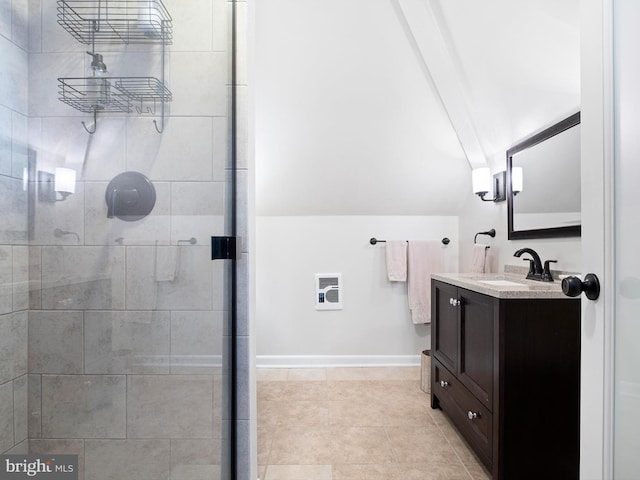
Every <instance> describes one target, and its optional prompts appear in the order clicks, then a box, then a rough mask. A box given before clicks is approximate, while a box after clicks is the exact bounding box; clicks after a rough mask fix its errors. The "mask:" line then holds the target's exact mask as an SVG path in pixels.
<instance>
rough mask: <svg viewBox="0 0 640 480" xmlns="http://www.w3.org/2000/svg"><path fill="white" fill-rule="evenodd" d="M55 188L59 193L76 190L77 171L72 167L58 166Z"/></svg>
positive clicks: (69, 192)
mask: <svg viewBox="0 0 640 480" xmlns="http://www.w3.org/2000/svg"><path fill="white" fill-rule="evenodd" d="M53 188H54V190H55V191H56V192H59V193H66V194H71V193H75V192H76V171H75V170H73V169H71V168H56V176H55V181H54V187H53Z"/></svg>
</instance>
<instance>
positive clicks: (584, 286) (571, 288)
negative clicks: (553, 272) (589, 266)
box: [562, 273, 600, 300]
mask: <svg viewBox="0 0 640 480" xmlns="http://www.w3.org/2000/svg"><path fill="white" fill-rule="evenodd" d="M582 292H584V293H585V295H586V296H587V298H588V299H589V300H596V299H597V298H598V297H599V296H600V281H599V280H598V277H597V276H595V275H594V274H593V273H588V274H587V275H585V277H584V282H583V281H582V280H580V279H579V278H578V277H565V278H563V279H562V293H564V294H565V295H566V296H567V297H578V296H580V294H581V293H582Z"/></svg>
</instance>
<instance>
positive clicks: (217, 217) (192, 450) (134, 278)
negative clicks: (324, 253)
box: [0, 0, 236, 480]
mask: <svg viewBox="0 0 640 480" xmlns="http://www.w3.org/2000/svg"><path fill="white" fill-rule="evenodd" d="M186 3H188V5H185V2H180V1H176V0H165V1H164V3H163V2H162V1H161V0H101V1H97V0H68V1H65V0H61V1H58V2H52V1H49V0H35V1H30V2H13V4H11V7H7V8H4V9H0V50H1V51H2V52H3V56H2V59H0V81H1V82H5V83H6V84H1V85H0V87H2V88H0V132H1V133H0V208H1V211H2V221H1V222H0V225H2V226H1V227H0V266H2V269H1V271H2V273H1V274H0V275H4V277H2V279H1V281H2V289H0V347H1V348H0V453H3V454H20V455H26V454H34V455H53V454H57V455H61V454H70V455H77V456H78V463H79V465H78V467H79V469H78V470H79V471H78V474H79V476H78V478H80V479H84V480H107V479H118V480H129V479H130V480H134V479H135V480H146V479H149V480H170V479H176V480H177V479H189V480H201V479H202V480H204V479H206V480H212V479H231V478H234V470H235V467H234V460H233V455H234V452H233V450H234V448H233V447H232V446H233V445H235V437H234V423H235V422H234V411H233V410H234V408H233V405H234V404H235V402H234V398H233V383H234V382H233V377H234V375H233V372H234V368H233V364H232V356H233V355H234V347H233V343H234V342H233V334H234V332H233V328H234V316H235V311H236V308H235V303H236V293H235V276H236V273H235V272H236V264H235V260H234V259H229V260H215V261H212V245H211V237H212V236H227V237H233V236H235V235H236V232H235V230H236V223H235V198H236V188H235V179H236V174H235V168H236V167H235V158H234V157H235V140H234V139H233V137H234V134H235V129H234V128H232V125H233V124H234V107H235V99H234V98H233V97H234V94H235V88H232V87H231V86H232V85H233V84H234V75H233V73H234V68H233V67H234V62H233V61H232V57H233V42H232V41H231V33H232V27H231V22H232V21H233V19H234V16H233V15H230V12H231V11H232V9H234V8H235V2H227V1H220V0H203V1H198V2H186ZM61 9H63V10H61ZM6 10H9V12H7V11H6ZM7 15H8V18H9V23H8V26H7V23H6V21H5V20H6V19H7ZM87 19H90V20H87ZM65 22H67V23H69V24H70V25H71V28H65ZM109 29H112V30H113V32H116V33H113V32H111V33H110V32H109ZM125 31H126V32H127V33H124V34H123V32H125ZM130 31H135V32H137V33H135V34H131V33H129V32H130ZM101 36H104V37H106V40H105V41H102V40H104V38H102V37H101ZM118 37H124V38H125V39H126V40H127V41H118ZM86 39H88V41H85V40H86ZM101 39H102V40H101ZM159 40H160V41H159ZM87 52H89V53H90V55H88V54H87ZM96 54H99V55H100V57H97V55H96ZM98 58H99V60H100V62H101V65H102V64H104V67H105V68H104V70H106V72H107V73H106V75H103V76H102V77H100V79H99V80H96V75H95V71H96V66H95V65H94V63H95V62H97V59H98ZM99 68H100V69H102V66H100V67H99ZM61 79H82V81H80V82H76V83H73V82H63V81H61ZM131 79H134V81H132V80H131ZM140 79H145V80H143V82H146V83H145V85H144V87H143V88H144V92H145V93H144V94H140V93H139V92H138V93H137V92H136V91H134V86H136V85H139V81H140ZM150 79H152V80H150ZM98 81H99V82H101V83H100V84H98V83H96V82H98ZM156 82H157V83H156ZM69 84H72V85H73V88H75V89H76V90H75V91H70V90H68V89H67V88H68V85H69ZM78 85H82V88H84V89H85V90H82V88H81V87H79V86H78ZM156 88H158V89H159V90H154V89H156ZM158 92H159V93H158ZM167 92H168V93H167ZM91 95H93V97H91V98H89V97H90V96H91ZM70 99H75V100H76V103H75V104H74V103H73V102H72V101H71V100H70ZM60 100H62V101H60ZM67 100H69V101H67ZM113 103H117V104H118V105H120V106H121V105H123V104H124V105H126V108H125V109H124V110H126V111H124V110H123V111H118V110H114V109H111V105H112V104H113ZM78 106H81V107H88V110H87V108H85V109H84V110H83V109H82V108H78ZM154 121H155V122H154ZM6 132H11V134H7V133H6ZM63 180H66V183H65V182H63ZM143 204H144V208H143V207H142V205H143ZM6 272H8V274H9V277H6ZM5 277H6V278H5ZM7 285H9V286H10V287H7Z"/></svg>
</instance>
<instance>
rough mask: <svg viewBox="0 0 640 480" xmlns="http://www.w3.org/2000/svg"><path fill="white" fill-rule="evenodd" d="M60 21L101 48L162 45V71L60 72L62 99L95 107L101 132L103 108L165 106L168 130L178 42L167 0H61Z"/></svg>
mask: <svg viewBox="0 0 640 480" xmlns="http://www.w3.org/2000/svg"><path fill="white" fill-rule="evenodd" d="M57 4H58V24H59V25H60V26H62V27H63V28H64V29H65V30H66V31H67V32H68V33H69V34H70V35H71V36H73V37H74V38H75V39H76V40H77V41H78V42H80V43H81V44H84V45H90V46H91V48H92V50H93V53H95V45H96V44H114V43H116V44H117V43H119V44H125V45H129V44H153V45H161V46H162V53H161V55H162V77H161V78H160V79H158V78H156V77H100V78H98V77H73V78H58V82H59V85H58V86H59V91H58V93H59V95H60V96H59V99H60V101H62V102H63V103H66V104H67V105H70V106H71V107H73V108H75V109H77V110H79V111H81V112H84V113H90V114H91V113H92V114H93V117H94V129H93V130H92V131H91V130H89V129H88V128H87V127H86V125H85V124H84V122H82V124H83V126H84V127H85V129H86V130H87V132H89V133H94V132H95V124H96V120H97V114H98V112H100V113H106V112H121V113H131V112H133V111H134V110H135V111H136V112H137V113H138V114H147V113H149V114H152V115H156V112H157V106H158V104H160V109H161V126H160V127H158V122H157V121H156V120H154V121H153V123H154V125H155V127H156V130H157V131H158V133H162V131H163V130H164V118H165V103H167V102H170V101H171V100H172V98H173V96H172V94H171V91H170V90H169V89H168V88H167V87H166V85H165V80H164V77H165V45H170V44H171V43H172V42H173V23H172V19H171V15H169V12H168V11H167V9H166V8H165V6H164V4H163V3H162V0H57ZM88 53H89V52H88Z"/></svg>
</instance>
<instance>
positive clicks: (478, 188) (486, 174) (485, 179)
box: [471, 167, 507, 202]
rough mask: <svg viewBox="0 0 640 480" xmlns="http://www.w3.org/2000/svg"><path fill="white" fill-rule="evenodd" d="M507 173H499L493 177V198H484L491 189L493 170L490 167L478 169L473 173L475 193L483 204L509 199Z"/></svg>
mask: <svg viewBox="0 0 640 480" xmlns="http://www.w3.org/2000/svg"><path fill="white" fill-rule="evenodd" d="M506 178H507V172H499V173H496V174H494V175H493V195H494V197H493V198H484V197H485V195H486V194H487V193H489V190H490V189H491V170H490V169H489V167H483V168H476V169H474V170H473V171H472V172H471V181H472V183H473V193H475V194H476V195H478V196H479V197H480V199H481V200H482V201H483V202H502V201H504V200H506V199H507V195H506V191H505V185H506Z"/></svg>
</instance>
